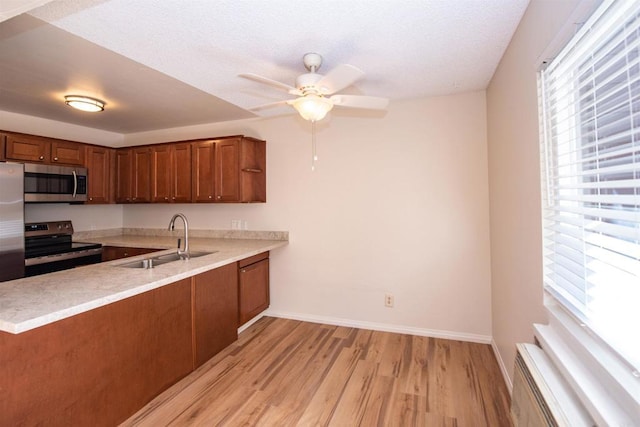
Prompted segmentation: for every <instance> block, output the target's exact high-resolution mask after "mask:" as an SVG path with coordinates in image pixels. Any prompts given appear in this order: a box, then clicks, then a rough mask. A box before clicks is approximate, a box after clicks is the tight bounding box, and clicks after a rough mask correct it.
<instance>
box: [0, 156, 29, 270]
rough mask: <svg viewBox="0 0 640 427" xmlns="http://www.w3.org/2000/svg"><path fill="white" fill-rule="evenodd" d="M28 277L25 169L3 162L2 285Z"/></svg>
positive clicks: (0, 188)
mask: <svg viewBox="0 0 640 427" xmlns="http://www.w3.org/2000/svg"><path fill="white" fill-rule="evenodd" d="M20 277H24V165H22V164H19V163H1V162H0V282H4V281H7V280H13V279H18V278H20Z"/></svg>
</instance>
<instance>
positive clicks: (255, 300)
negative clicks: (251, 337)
mask: <svg viewBox="0 0 640 427" xmlns="http://www.w3.org/2000/svg"><path fill="white" fill-rule="evenodd" d="M238 269H239V274H238V306H239V310H240V311H239V315H238V326H242V325H244V324H245V323H247V322H248V321H249V320H251V319H253V318H254V317H256V316H257V315H258V314H260V313H262V312H263V311H264V310H266V309H267V308H268V307H269V252H263V253H261V254H258V255H255V256H252V257H250V258H246V259H243V260H241V261H238Z"/></svg>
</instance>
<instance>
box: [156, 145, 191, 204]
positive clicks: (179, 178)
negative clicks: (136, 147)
mask: <svg viewBox="0 0 640 427" xmlns="http://www.w3.org/2000/svg"><path fill="white" fill-rule="evenodd" d="M191 185H192V184H191V143H188V142H186V143H173V144H160V145H154V146H153V148H152V165H151V200H152V201H153V202H159V203H188V202H191V190H192V189H191Z"/></svg>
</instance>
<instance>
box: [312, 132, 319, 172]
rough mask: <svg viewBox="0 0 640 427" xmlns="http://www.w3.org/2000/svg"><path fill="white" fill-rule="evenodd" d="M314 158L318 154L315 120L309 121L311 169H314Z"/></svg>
mask: <svg viewBox="0 0 640 427" xmlns="http://www.w3.org/2000/svg"><path fill="white" fill-rule="evenodd" d="M316 160H318V155H317V154H316V121H315V120H312V121H311V170H312V171H314V170H316Z"/></svg>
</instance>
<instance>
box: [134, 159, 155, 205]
mask: <svg viewBox="0 0 640 427" xmlns="http://www.w3.org/2000/svg"><path fill="white" fill-rule="evenodd" d="M132 161H133V177H132V179H133V185H132V187H131V193H132V194H131V200H132V201H133V202H136V203H142V202H150V201H151V148H150V147H141V148H134V149H133V158H132Z"/></svg>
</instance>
